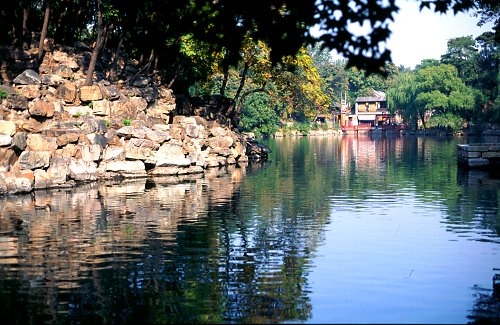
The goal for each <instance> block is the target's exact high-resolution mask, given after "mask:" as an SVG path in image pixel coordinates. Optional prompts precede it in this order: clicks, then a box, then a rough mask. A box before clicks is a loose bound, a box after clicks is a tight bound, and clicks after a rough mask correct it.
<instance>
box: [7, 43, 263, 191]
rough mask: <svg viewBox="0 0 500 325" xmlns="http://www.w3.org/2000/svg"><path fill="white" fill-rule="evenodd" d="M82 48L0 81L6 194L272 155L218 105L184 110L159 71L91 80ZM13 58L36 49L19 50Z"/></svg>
mask: <svg viewBox="0 0 500 325" xmlns="http://www.w3.org/2000/svg"><path fill="white" fill-rule="evenodd" d="M4 52H5V51H4ZM75 53H77V52H76V51H74V49H70V50H69V51H62V50H53V51H48V52H47V53H46V54H45V57H44V60H43V62H42V64H41V65H40V67H39V73H37V72H36V71H34V70H32V69H26V70H24V71H23V72H22V73H20V74H19V75H17V76H16V77H15V78H14V79H13V81H12V84H11V85H0V195H7V194H16V193H28V192H32V191H34V190H38V189H50V188H61V187H72V186H75V185H77V184H78V183H85V182H94V181H99V180H106V179H124V178H141V177H151V176H168V175H185V174H198V173H200V174H201V173H204V171H205V170H206V169H208V168H212V167H220V166H226V165H235V164H247V163H248V161H249V160H259V159H265V157H266V156H267V153H268V151H267V148H265V147H263V146H260V145H258V143H256V142H255V141H254V140H252V139H247V138H246V137H244V136H243V135H242V134H240V133H239V132H238V131H237V130H235V129H231V128H230V123H228V121H227V120H226V119H224V118H223V117H222V116H217V115H216V114H214V113H213V109H212V108H213V107H212V106H214V104H213V103H210V102H208V103H207V104H206V105H205V106H200V107H196V109H195V110H196V112H197V113H198V114H197V115H194V116H192V115H189V116H188V115H182V114H181V113H182V111H181V110H182V105H185V103H181V104H182V105H179V103H176V97H175V95H174V94H173V92H172V90H171V89H168V88H167V87H166V86H163V85H160V84H157V83H155V81H154V79H153V78H144V77H139V78H135V80H134V82H132V83H131V84H127V83H126V82H123V81H122V80H118V81H117V82H115V83H111V82H109V81H107V80H106V79H100V81H98V82H95V83H94V84H93V85H91V86H84V85H83V83H84V80H85V75H84V73H83V71H84V64H85V53H84V54H75ZM87 54H88V53H87ZM2 55H5V53H2ZM6 57H8V58H11V59H12V60H16V59H17V58H19V60H21V61H22V60H29V58H31V57H33V55H32V53H30V52H27V51H24V52H21V54H20V52H19V51H18V50H16V51H11V52H9V54H8V55H6ZM9 64H12V65H13V66H16V64H15V62H14V63H13V62H10V63H9ZM17 65H20V63H17ZM97 79H99V78H97ZM97 79H96V80H97ZM4 80H5V79H4ZM211 105H212V106H211ZM179 107H180V109H179ZM191 111H193V109H191ZM214 116H215V117H214Z"/></svg>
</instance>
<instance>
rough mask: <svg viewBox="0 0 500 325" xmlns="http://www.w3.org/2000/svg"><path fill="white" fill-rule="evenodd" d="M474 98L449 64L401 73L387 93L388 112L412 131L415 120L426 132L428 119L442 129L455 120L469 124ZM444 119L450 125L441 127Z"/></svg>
mask: <svg viewBox="0 0 500 325" xmlns="http://www.w3.org/2000/svg"><path fill="white" fill-rule="evenodd" d="M476 96H477V93H476V92H475V91H474V90H473V89H472V88H470V87H468V86H466V85H465V84H464V82H463V81H462V80H461V79H460V78H459V77H458V72H457V69H456V68H455V67H454V66H452V65H449V64H441V65H438V66H427V67H424V68H420V69H417V70H416V71H414V72H405V73H402V74H401V75H399V76H398V77H397V78H396V79H395V81H394V84H393V85H392V86H391V88H390V89H389V91H388V100H389V107H391V110H393V112H396V113H400V114H401V115H402V116H403V117H404V118H405V119H406V120H407V121H408V122H410V123H411V124H412V125H413V127H414V128H416V127H417V122H418V120H420V122H421V123H422V126H423V127H424V128H426V127H427V125H426V123H427V121H428V120H429V118H431V119H434V120H435V121H434V124H433V125H434V126H444V127H446V126H451V125H456V124H457V123H456V117H458V118H459V119H461V120H465V121H466V120H469V119H470V118H471V112H472V111H473V109H474V106H475V105H476V102H477V101H476ZM443 117H447V118H446V119H445V120H448V121H449V122H450V123H448V124H447V123H444V122H443ZM451 119H454V121H451ZM431 125H432V123H431Z"/></svg>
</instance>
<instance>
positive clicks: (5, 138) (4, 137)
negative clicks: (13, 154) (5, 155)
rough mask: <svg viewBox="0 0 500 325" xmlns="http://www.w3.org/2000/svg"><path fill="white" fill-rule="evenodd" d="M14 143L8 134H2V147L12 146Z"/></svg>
mask: <svg viewBox="0 0 500 325" xmlns="http://www.w3.org/2000/svg"><path fill="white" fill-rule="evenodd" d="M11 143H12V137H11V136H10V135H6V134H0V147H6V146H10V144H11Z"/></svg>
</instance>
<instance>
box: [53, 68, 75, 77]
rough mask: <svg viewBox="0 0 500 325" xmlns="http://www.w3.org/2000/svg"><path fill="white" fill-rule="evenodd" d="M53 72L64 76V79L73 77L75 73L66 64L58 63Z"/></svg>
mask: <svg viewBox="0 0 500 325" xmlns="http://www.w3.org/2000/svg"><path fill="white" fill-rule="evenodd" d="M52 73H53V74H55V75H57V76H59V77H61V78H63V79H73V78H74V77H75V74H74V72H73V70H72V69H71V68H70V67H68V66H66V65H58V66H56V67H54V68H53V69H52Z"/></svg>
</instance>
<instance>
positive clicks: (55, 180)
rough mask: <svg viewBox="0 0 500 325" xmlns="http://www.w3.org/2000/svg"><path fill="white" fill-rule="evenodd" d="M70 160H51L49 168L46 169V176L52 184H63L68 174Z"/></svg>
mask: <svg viewBox="0 0 500 325" xmlns="http://www.w3.org/2000/svg"><path fill="white" fill-rule="evenodd" d="M70 162H71V158H52V159H51V160H50V167H49V168H48V169H47V175H48V177H49V178H50V179H51V180H52V184H55V185H62V184H65V183H66V181H67V179H68V175H69V173H70V170H69V165H70Z"/></svg>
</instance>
